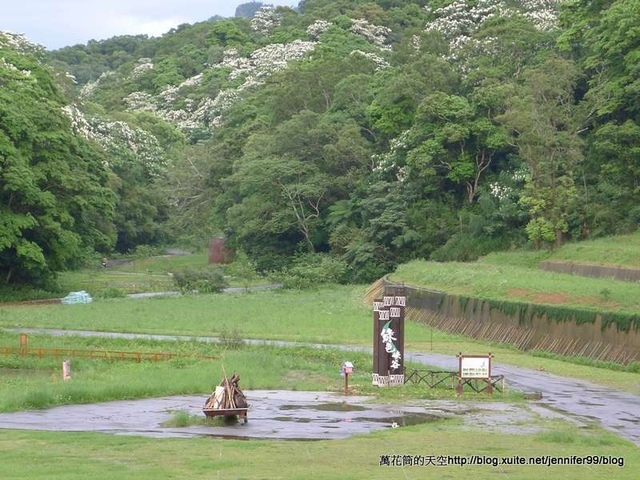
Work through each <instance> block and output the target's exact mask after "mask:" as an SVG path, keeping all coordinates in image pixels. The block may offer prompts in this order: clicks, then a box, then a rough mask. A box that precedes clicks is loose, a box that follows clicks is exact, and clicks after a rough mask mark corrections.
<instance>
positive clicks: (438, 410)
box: [0, 390, 559, 440]
mask: <svg viewBox="0 0 640 480" xmlns="http://www.w3.org/2000/svg"><path fill="white" fill-rule="evenodd" d="M245 394H246V396H247V399H248V401H249V404H250V405H251V406H250V409H249V414H248V422H247V423H243V422H242V421H235V422H223V421H218V422H215V423H213V424H211V425H193V426H188V427H168V426H166V422H168V421H170V420H172V419H173V418H174V413H175V412H187V413H189V414H191V415H196V416H197V417H200V418H202V419H204V418H205V417H204V415H203V413H202V410H201V407H202V404H203V403H204V400H206V395H201V396H192V395H181V396H174V397H166V398H153V399H144V400H130V401H118V402H104V403H95V404H90V405H67V406H61V407H55V408H51V409H48V410H27V411H23V412H12V413H2V414H0V428H7V429H15V430H48V431H68V432H74V431H82V432H85V431H94V432H102V433H110V434H116V435H142V436H147V437H157V438H159V437H194V436H215V437H225V438H235V439H250V438H261V439H285V440H324V439H338V438H346V437H349V436H352V435H356V434H366V433H370V432H373V431H377V430H382V429H388V428H402V427H404V426H408V425H415V424H418V423H425V422H429V421H434V420H438V419H441V418H448V417H452V416H461V418H464V419H465V420H466V421H467V423H468V424H469V425H473V426H474V427H476V428H477V427H478V426H480V427H482V428H483V429H485V430H487V431H496V432H506V433H523V434H525V433H532V432H535V431H537V430H536V429H535V428H533V429H523V426H522V422H523V421H527V420H531V421H532V422H533V420H535V419H539V418H548V417H549V416H551V417H554V416H559V415H558V414H555V413H553V412H550V411H546V412H545V411H542V410H541V409H536V408H535V407H534V408H529V407H528V406H526V405H519V406H514V405H509V404H502V403H466V402H453V401H428V402H427V401H425V402H421V404H417V403H416V402H414V403H412V404H411V405H402V406H393V405H381V404H372V403H369V402H370V398H367V397H362V396H351V395H349V396H345V395H340V394H335V393H327V392H292V391H269V390H253V391H246V392H245ZM203 399H204V400H203ZM418 403H420V402H418ZM220 420H222V419H220ZM536 428H539V427H536Z"/></svg>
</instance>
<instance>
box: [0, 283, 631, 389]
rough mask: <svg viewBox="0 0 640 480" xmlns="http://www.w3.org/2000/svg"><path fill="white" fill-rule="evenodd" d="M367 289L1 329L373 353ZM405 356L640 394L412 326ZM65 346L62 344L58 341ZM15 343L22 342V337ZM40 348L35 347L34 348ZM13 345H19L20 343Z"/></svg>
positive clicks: (110, 310)
mask: <svg viewBox="0 0 640 480" xmlns="http://www.w3.org/2000/svg"><path fill="white" fill-rule="evenodd" d="M365 292H366V287H364V286H360V287H352V286H340V287H327V288H322V289H318V290H314V291H293V290H288V291H263V292H252V293H239V294H212V295H192V296H184V297H164V298H149V299H130V298H124V299H108V300H97V301H95V302H93V303H89V304H81V305H39V306H29V307H15V306H5V307H0V328H1V327H12V328H19V327H24V328H60V329H68V330H98V331H111V332H133V333H153V334H169V335H171V334H175V335H194V336H220V335H223V336H227V337H229V336H234V335H235V336H239V337H241V338H247V339H250V338H256V339H270V340H283V341H299V342H313V343H327V344H346V345H359V346H366V347H371V342H372V339H371V335H372V324H371V322H372V315H371V308H370V306H368V305H365V304H364V303H363V301H362V298H363V297H364V294H365ZM405 338H406V341H405V348H406V349H407V350H412V351H421V352H430V351H433V352H436V353H442V354H446V355H451V356H452V357H454V356H455V355H456V354H457V353H459V352H464V353H467V354H479V353H480V354H481V353H486V352H491V353H492V354H493V355H494V361H495V362H496V363H497V364H499V363H501V362H504V363H508V364H512V365H519V366H525V367H529V368H536V369H540V370H545V371H547V372H549V373H555V374H558V375H563V376H570V377H574V378H582V379H585V380H590V381H593V382H596V383H601V384H603V385H609V386H613V387H616V388H619V389H622V390H625V391H630V392H632V393H640V392H639V389H640V386H639V384H640V382H638V374H637V373H632V372H626V371H612V370H610V369H605V368H593V365H578V364H575V363H571V362H566V361H562V360H561V359H553V358H545V357H543V356H539V355H538V356H534V355H532V354H528V353H524V352H520V351H518V350H516V349H514V348H512V347H510V346H507V345H501V344H492V343H487V342H480V341H475V340H470V339H468V338H466V337H462V336H459V335H450V334H446V333H443V332H439V331H437V330H433V329H432V328H430V327H428V326H427V325H424V324H417V323H414V322H407V324H406V336H405ZM56 341H58V342H61V341H62V339H58V340H56ZM13 342H17V337H16V339H15V340H13ZM31 344H33V342H31ZM13 345H16V344H15V343H14V344H13Z"/></svg>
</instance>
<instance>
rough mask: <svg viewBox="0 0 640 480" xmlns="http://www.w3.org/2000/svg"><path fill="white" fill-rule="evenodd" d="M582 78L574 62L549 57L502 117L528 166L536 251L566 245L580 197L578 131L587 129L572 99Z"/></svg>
mask: <svg viewBox="0 0 640 480" xmlns="http://www.w3.org/2000/svg"><path fill="white" fill-rule="evenodd" d="M578 74H579V72H578V70H577V69H576V68H575V65H574V64H573V63H572V62H570V61H567V60H564V59H561V58H559V57H553V58H550V59H549V60H548V61H547V62H545V63H544V64H543V65H542V66H540V67H539V68H534V69H531V70H529V71H527V72H525V73H524V74H523V76H524V78H525V82H524V84H523V86H522V89H521V90H520V92H519V95H518V96H514V97H512V98H511V100H510V102H509V109H508V110H507V112H506V113H505V114H504V115H503V116H502V117H501V118H502V120H503V121H504V122H505V124H506V125H508V126H509V128H510V129H511V130H512V132H513V141H514V143H515V145H517V147H518V152H519V154H520V156H522V157H523V158H524V159H525V161H526V162H527V167H528V177H527V181H526V184H525V194H524V195H523V197H522V201H523V202H524V203H525V204H526V205H528V207H529V211H530V214H531V219H530V221H529V223H528V224H527V233H528V235H529V237H530V238H531V239H532V240H533V241H534V243H535V244H536V246H538V245H539V244H540V243H541V242H547V243H550V244H553V243H555V245H558V246H559V245H561V244H562V243H563V235H564V234H565V233H566V232H567V231H568V229H569V224H568V221H569V215H570V213H571V210H572V208H573V207H574V206H575V203H576V202H577V198H578V192H577V189H576V182H575V173H576V166H577V165H578V164H579V163H580V162H581V161H582V159H583V142H582V140H581V138H580V136H579V131H580V130H581V129H582V127H583V126H584V119H583V118H581V116H580V115H579V109H578V108H577V107H576V102H575V96H574V89H575V84H576V80H577V77H578Z"/></svg>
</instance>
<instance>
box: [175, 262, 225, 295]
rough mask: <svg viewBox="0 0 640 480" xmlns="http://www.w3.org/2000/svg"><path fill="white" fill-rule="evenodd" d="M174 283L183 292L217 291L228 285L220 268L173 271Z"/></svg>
mask: <svg viewBox="0 0 640 480" xmlns="http://www.w3.org/2000/svg"><path fill="white" fill-rule="evenodd" d="M173 283H174V284H175V286H176V288H177V289H178V290H179V291H180V292H181V293H216V292H221V291H222V290H223V289H224V288H226V287H227V286H228V284H227V281H226V279H225V278H224V274H223V273H222V270H221V269H219V268H217V267H216V268H205V269H198V270H196V269H193V268H184V269H182V270H179V271H176V272H173Z"/></svg>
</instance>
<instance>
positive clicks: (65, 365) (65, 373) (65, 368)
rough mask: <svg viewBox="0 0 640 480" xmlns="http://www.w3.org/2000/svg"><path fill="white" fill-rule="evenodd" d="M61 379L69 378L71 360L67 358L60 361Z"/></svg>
mask: <svg viewBox="0 0 640 480" xmlns="http://www.w3.org/2000/svg"><path fill="white" fill-rule="evenodd" d="M62 379H63V380H71V362H70V361H69V360H64V361H63V362H62Z"/></svg>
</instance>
